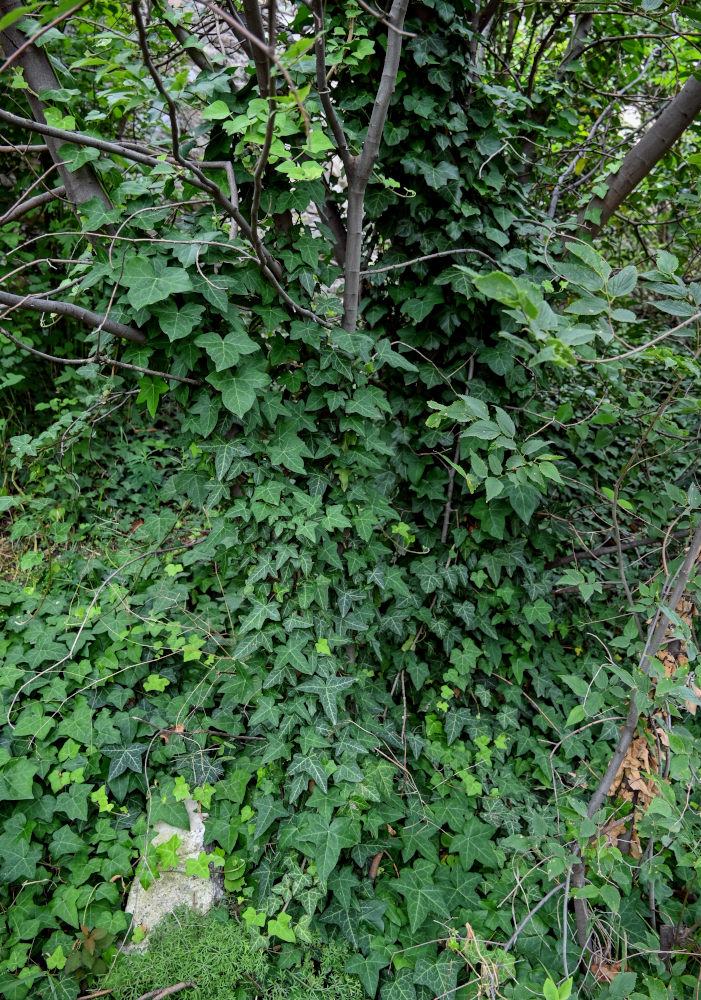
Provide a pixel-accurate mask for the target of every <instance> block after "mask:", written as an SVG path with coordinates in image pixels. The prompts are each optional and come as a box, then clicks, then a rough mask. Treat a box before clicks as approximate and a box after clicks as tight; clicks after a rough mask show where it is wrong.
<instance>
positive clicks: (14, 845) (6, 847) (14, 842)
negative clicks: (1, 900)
mask: <svg viewBox="0 0 701 1000" xmlns="http://www.w3.org/2000/svg"><path fill="white" fill-rule="evenodd" d="M41 855H42V850H41V847H40V846H39V845H38V844H31V843H30V841H29V835H28V833H27V817H26V816H25V815H24V813H15V814H14V815H13V816H11V817H10V819H8V820H7V822H6V823H5V829H4V832H3V833H2V835H1V836H0V859H2V865H1V867H0V881H2V882H22V881H25V880H29V879H32V878H34V873H35V872H36V866H37V862H38V861H39V859H40V858H41Z"/></svg>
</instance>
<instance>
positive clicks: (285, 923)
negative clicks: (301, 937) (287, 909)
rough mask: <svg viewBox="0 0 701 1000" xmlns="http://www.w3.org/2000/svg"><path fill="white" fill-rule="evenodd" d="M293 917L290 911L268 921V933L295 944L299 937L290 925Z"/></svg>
mask: <svg viewBox="0 0 701 1000" xmlns="http://www.w3.org/2000/svg"><path fill="white" fill-rule="evenodd" d="M291 919H292V918H291V917H290V915H289V913H279V914H278V915H277V917H275V918H273V919H272V920H269V921H268V934H269V935H270V936H273V935H274V936H275V937H279V938H280V939H281V940H282V941H289V942H290V944H295V942H296V941H297V938H296V937H295V932H294V931H293V930H292V928H291V927H290V920H291Z"/></svg>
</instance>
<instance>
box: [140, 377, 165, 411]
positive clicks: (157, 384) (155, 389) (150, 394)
mask: <svg viewBox="0 0 701 1000" xmlns="http://www.w3.org/2000/svg"><path fill="white" fill-rule="evenodd" d="M165 392H168V383H167V382H164V381H163V379H162V378H160V377H159V376H158V375H144V377H143V378H142V379H141V381H140V382H139V395H138V396H137V397H136V402H137V403H146V408H147V409H148V412H149V413H150V414H151V416H152V417H155V416H156V410H157V409H158V401H159V399H160V398H161V396H162V395H163V393H165Z"/></svg>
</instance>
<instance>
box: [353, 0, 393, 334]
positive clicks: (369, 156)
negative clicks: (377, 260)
mask: <svg viewBox="0 0 701 1000" xmlns="http://www.w3.org/2000/svg"><path fill="white" fill-rule="evenodd" d="M408 6H409V0H394V2H393V4H392V7H391V10H390V13H389V16H388V18H387V23H388V25H389V31H388V33H387V51H386V54H385V61H384V66H383V67H382V78H381V80H380V85H379V87H378V89H377V96H376V97H375V104H374V106H373V109H372V114H371V116H370V124H369V125H368V130H367V132H366V134H365V141H364V142H363V148H362V150H361V152H360V154H359V155H358V156H355V157H353V158H352V160H351V163H350V169H348V168H346V172H347V174H348V209H347V226H346V229H347V240H346V273H345V280H344V287H343V321H342V324H341V325H342V327H343V329H344V330H345V331H346V332H347V333H354V332H355V329H356V326H357V324H358V310H359V307H360V261H361V256H362V237H363V217H364V211H365V208H364V206H365V192H366V190H367V186H368V181H369V180H370V175H371V173H372V170H373V167H374V166H375V162H376V160H377V156H378V154H379V152H380V142H381V141H382V133H383V130H384V127H385V122H386V121H387V112H388V111H389V104H390V101H391V99H392V94H393V93H394V88H395V86H396V83H397V73H398V72H399V59H400V57H401V54H402V38H403V36H402V34H401V31H402V28H403V26H404V18H405V17H406V12H407V7H408Z"/></svg>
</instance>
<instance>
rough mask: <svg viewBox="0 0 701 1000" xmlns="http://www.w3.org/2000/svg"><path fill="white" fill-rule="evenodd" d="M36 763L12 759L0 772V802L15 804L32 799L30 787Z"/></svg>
mask: <svg viewBox="0 0 701 1000" xmlns="http://www.w3.org/2000/svg"><path fill="white" fill-rule="evenodd" d="M38 767H39V765H38V763H37V762H36V761H35V760H29V759H28V758H27V757H13V758H11V759H10V760H8V761H6V763H5V764H3V766H2V770H0V801H3V802H17V801H21V800H22V799H33V798H34V795H33V792H32V785H33V782H34V775H35V774H36V772H37V770H38Z"/></svg>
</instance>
